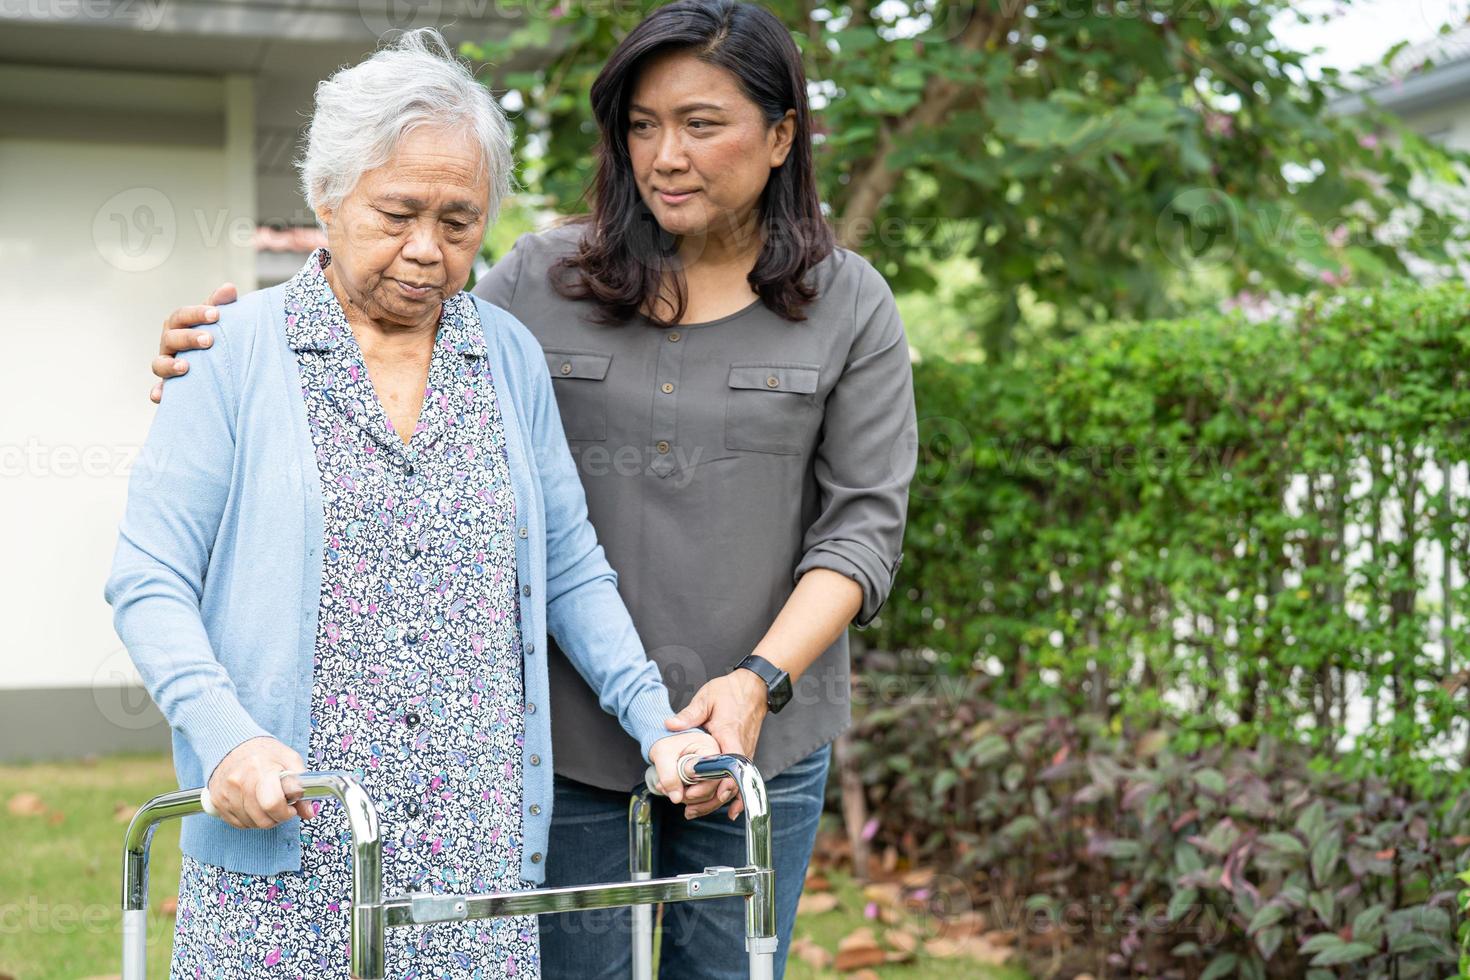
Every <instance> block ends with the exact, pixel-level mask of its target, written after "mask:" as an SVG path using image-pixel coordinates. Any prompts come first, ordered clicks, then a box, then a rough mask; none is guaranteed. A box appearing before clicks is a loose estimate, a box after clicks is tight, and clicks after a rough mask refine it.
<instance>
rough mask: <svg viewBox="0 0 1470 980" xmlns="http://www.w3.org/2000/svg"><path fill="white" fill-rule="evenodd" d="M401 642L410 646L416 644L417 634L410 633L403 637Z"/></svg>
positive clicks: (417, 640)
mask: <svg viewBox="0 0 1470 980" xmlns="http://www.w3.org/2000/svg"><path fill="white" fill-rule="evenodd" d="M403 642H404V643H407V644H408V645H409V646H411V647H413V646H418V643H419V635H418V634H417V633H410V634H408V635H407V636H405V637H404V638H403Z"/></svg>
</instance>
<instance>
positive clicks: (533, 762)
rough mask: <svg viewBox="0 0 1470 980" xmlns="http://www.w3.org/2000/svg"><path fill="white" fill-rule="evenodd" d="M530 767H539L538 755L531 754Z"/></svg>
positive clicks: (539, 759)
mask: <svg viewBox="0 0 1470 980" xmlns="http://www.w3.org/2000/svg"><path fill="white" fill-rule="evenodd" d="M531 765H533V766H539V765H541V757H540V756H539V755H536V754H535V753H532V754H531Z"/></svg>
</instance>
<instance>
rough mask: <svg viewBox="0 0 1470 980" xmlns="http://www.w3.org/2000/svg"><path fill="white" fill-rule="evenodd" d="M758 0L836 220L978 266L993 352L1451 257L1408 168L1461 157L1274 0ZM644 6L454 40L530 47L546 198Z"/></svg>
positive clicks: (891, 254)
mask: <svg viewBox="0 0 1470 980" xmlns="http://www.w3.org/2000/svg"><path fill="white" fill-rule="evenodd" d="M767 6H768V7H769V8H770V9H772V10H773V11H775V12H776V13H777V14H778V15H779V16H780V17H781V18H782V19H783V20H784V22H785V23H786V24H787V25H788V26H789V27H790V28H791V30H792V33H793V36H794V37H795V38H796V40H797V42H798V44H799V46H800V48H801V50H802V52H803V57H804V59H805V65H806V71H807V74H808V79H809V84H810V92H811V95H812V98H813V105H814V108H815V109H816V110H817V120H818V132H817V133H816V134H815V140H816V143H817V147H816V149H817V154H818V163H819V173H820V175H821V181H822V194H823V200H824V201H825V202H827V204H828V205H829V207H830V216H831V218H832V220H833V222H834V224H835V225H836V226H837V228H838V231H839V237H840V240H841V241H842V243H843V244H844V245H846V246H848V247H851V248H854V249H856V250H858V251H860V252H862V253H863V254H865V255H866V256H868V257H869V258H870V259H871V260H873V261H874V262H875V263H877V264H878V265H879V268H880V269H882V270H883V271H884V272H885V274H886V275H888V276H889V277H890V281H891V282H892V284H893V285H894V288H895V289H896V290H898V291H900V292H915V291H918V292H923V291H929V290H932V289H934V288H935V285H936V283H935V279H934V276H935V271H936V269H945V268H953V267H954V266H953V265H952V264H948V265H947V264H946V260H950V261H951V262H952V260H960V261H962V262H963V263H965V264H966V265H968V266H971V267H973V268H974V269H976V270H978V272H979V275H977V276H974V277H966V278H969V279H972V281H971V282H970V283H969V285H967V286H966V288H965V290H964V295H962V296H959V297H957V298H956V301H957V302H960V303H962V304H963V308H964V309H965V310H966V312H967V314H968V315H969V316H970V319H971V321H972V323H971V326H970V330H969V337H968V338H967V339H968V340H969V342H970V343H971V344H975V345H981V346H983V348H984V350H985V351H986V352H987V353H988V354H989V355H990V356H991V357H998V356H1002V355H1005V354H1007V353H1008V352H1010V351H1011V350H1013V349H1014V348H1015V347H1016V345H1017V344H1018V343H1020V342H1023V341H1025V340H1026V339H1027V338H1029V337H1030V336H1032V335H1033V334H1034V333H1035V332H1037V331H1040V332H1043V333H1052V334H1055V333H1058V332H1060V333H1069V332H1073V331H1075V330H1077V329H1079V328H1080V327H1081V326H1083V325H1085V324H1087V323H1090V322H1095V321H1100V320H1109V319H1119V318H1141V317H1158V316H1165V315H1173V314H1177V313H1179V312H1181V311H1182V310H1183V309H1186V308H1188V306H1189V305H1191V304H1197V303H1198V301H1199V299H1200V297H1201V295H1204V296H1212V297H1213V298H1216V299H1218V298H1221V297H1224V296H1227V295H1231V294H1234V293H1236V292H1239V291H1242V290H1249V291H1253V292H1261V293H1265V292H1270V291H1272V290H1280V291H1283V292H1287V293H1296V292H1299V291H1301V290H1302V289H1304V288H1306V287H1309V286H1311V285H1315V284H1320V283H1321V282H1322V281H1323V280H1326V281H1328V282H1333V283H1337V282H1348V281H1350V282H1352V283H1354V284H1359V285H1369V284H1373V283H1376V282H1381V281H1383V280H1385V279H1386V278H1389V277H1392V276H1394V275H1397V274H1402V273H1404V272H1405V271H1406V269H1408V268H1409V267H1410V266H1411V265H1413V258H1414V257H1419V258H1422V259H1425V260H1428V261H1429V262H1432V263H1435V264H1437V265H1444V264H1445V263H1447V262H1448V261H1449V259H1450V258H1451V256H1450V255H1449V254H1448V252H1447V251H1446V244H1447V242H1448V241H1449V240H1450V239H1451V238H1452V237H1453V236H1454V233H1455V229H1454V223H1453V220H1452V218H1451V216H1449V215H1447V214H1442V213H1440V211H1438V210H1435V209H1434V208H1433V207H1422V206H1417V205H1414V204H1413V203H1412V200H1411V199H1412V197H1413V195H1412V193H1411V186H1410V185H1411V181H1413V180H1414V179H1415V176H1416V175H1419V176H1420V177H1421V178H1422V177H1424V176H1428V177H1430V178H1431V179H1433V180H1436V181H1443V182H1447V183H1450V184H1453V185H1455V186H1462V185H1463V184H1464V181H1463V180H1462V178H1461V177H1460V176H1459V173H1460V172H1459V171H1458V169H1457V168H1455V167H1454V166H1453V164H1454V163H1455V162H1456V161H1458V160H1460V159H1461V158H1460V157H1459V156H1457V155H1454V154H1449V153H1446V152H1445V151H1442V150H1440V149H1438V148H1436V147H1434V146H1432V145H1430V144H1428V143H1426V142H1425V141H1424V140H1423V139H1421V138H1420V137H1418V136H1417V135H1415V134H1414V133H1412V132H1409V131H1407V130H1406V129H1405V128H1404V127H1403V126H1402V125H1401V124H1399V123H1398V122H1396V121H1395V120H1394V119H1393V117H1391V116H1388V115H1386V114H1382V113H1378V112H1372V111H1370V112H1368V113H1366V114H1363V115H1359V116H1353V117H1345V116H1342V115H1338V114H1335V113H1334V112H1332V111H1330V108H1329V106H1330V102H1331V100H1332V99H1333V97H1334V96H1335V95H1337V94H1340V91H1341V83H1342V81H1343V79H1342V78H1340V77H1339V75H1338V74H1337V73H1336V72H1334V71H1332V70H1326V71H1324V72H1323V74H1322V75H1321V77H1320V78H1312V77H1309V74H1308V72H1307V71H1306V70H1305V69H1304V57H1305V56H1304V54H1303V53H1302V52H1298V51H1292V50H1288V49H1286V48H1284V47H1283V45H1282V44H1281V43H1280V42H1279V41H1278V40H1277V39H1276V38H1275V37H1273V34H1272V24H1273V22H1274V21H1275V20H1276V18H1277V17H1278V15H1282V14H1283V12H1286V11H1289V9H1290V4H1289V2H1288V0H1143V2H1137V0H1034V2H1024V0H882V2H880V3H876V4H875V3H870V2H868V0H862V2H856V3H843V2H830V0H801V2H795V0H771V2H770V3H768V4H767ZM646 12H647V9H644V8H640V7H637V6H631V5H628V6H625V5H621V4H605V3H598V2H596V0H570V2H568V3H565V4H561V5H559V6H558V7H556V8H554V9H553V10H552V11H551V12H550V15H548V16H538V17H536V18H532V19H528V21H527V23H526V24H525V25H524V26H522V27H521V28H520V29H518V30H516V31H514V32H513V33H511V34H510V35H509V36H507V37H506V38H504V39H502V40H500V41H495V42H487V43H485V44H482V45H474V46H471V50H470V52H469V53H471V54H472V55H474V56H476V57H479V58H482V59H486V60H489V61H491V62H497V63H503V62H508V61H510V60H512V58H513V57H515V56H520V57H521V60H522V61H523V62H524V60H525V52H526V50H527V49H528V48H529V49H535V50H540V51H544V52H545V53H546V54H545V57H544V58H539V59H536V60H537V61H538V64H539V67H536V68H535V69H533V70H529V71H521V72H512V73H509V74H508V75H507V76H506V78H505V83H506V84H508V85H509V86H510V87H511V89H512V90H513V91H514V95H513V96H511V97H510V104H511V105H512V106H513V107H517V108H519V109H520V111H518V112H517V126H518V129H519V131H520V136H521V139H522V144H521V145H522V146H523V148H525V149H526V151H527V164H526V167H525V173H524V175H523V182H524V184H525V185H526V187H527V188H528V189H529V190H531V191H533V192H535V193H536V194H539V195H542V196H543V199H544V200H545V202H546V203H547V204H548V205H549V206H550V207H552V208H555V209H557V210H561V211H575V210H578V209H579V208H580V207H581V206H582V204H581V203H580V202H581V201H582V196H583V193H584V190H585V188H586V185H587V180H588V177H589V175H590V172H591V156H590V154H591V150H592V146H593V143H594V139H595V128H594V126H593V124H592V122H591V117H590V110H589V106H588V101H587V92H588V89H589V88H590V86H591V83H592V80H593V79H594V78H595V77H596V74H597V72H598V70H599V68H600V67H601V65H602V63H603V61H604V60H605V58H606V56H607V55H608V53H609V52H610V51H611V49H612V48H613V46H614V45H615V44H616V43H617V40H618V39H619V38H620V37H621V36H622V35H623V34H624V33H625V32H626V31H627V30H628V28H629V27H631V26H632V25H633V24H634V23H636V22H637V21H638V19H639V18H640V17H642V16H643V15H644V14H645V13H646ZM1442 210H1448V209H1442ZM1406 257H1407V258H1408V259H1409V264H1408V265H1406ZM1202 290H1203V293H1202V292H1201V291H1202Z"/></svg>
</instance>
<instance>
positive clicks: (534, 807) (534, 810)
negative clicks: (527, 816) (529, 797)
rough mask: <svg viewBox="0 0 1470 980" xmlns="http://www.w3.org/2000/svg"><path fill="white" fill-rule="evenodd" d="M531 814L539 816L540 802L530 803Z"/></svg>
mask: <svg viewBox="0 0 1470 980" xmlns="http://www.w3.org/2000/svg"><path fill="white" fill-rule="evenodd" d="M531 816H533V817H539V816H541V804H540V803H532V804H531Z"/></svg>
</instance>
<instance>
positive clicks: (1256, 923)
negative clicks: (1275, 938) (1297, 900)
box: [1245, 902, 1286, 936]
mask: <svg viewBox="0 0 1470 980" xmlns="http://www.w3.org/2000/svg"><path fill="white" fill-rule="evenodd" d="M1285 916H1286V909H1285V908H1284V907H1282V906H1280V905H1278V904H1276V903H1275V902H1271V903H1268V904H1266V905H1262V906H1261V907H1260V909H1258V910H1257V911H1256V914H1255V915H1254V916H1252V917H1251V921H1250V925H1249V926H1247V927H1246V930H1245V934H1246V935H1247V936H1254V935H1255V934H1256V933H1258V932H1260V931H1261V930H1262V929H1265V928H1267V927H1269V926H1274V925H1275V924H1276V923H1278V922H1280V921H1281V920H1282V919H1283V918H1284V917H1285Z"/></svg>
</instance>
